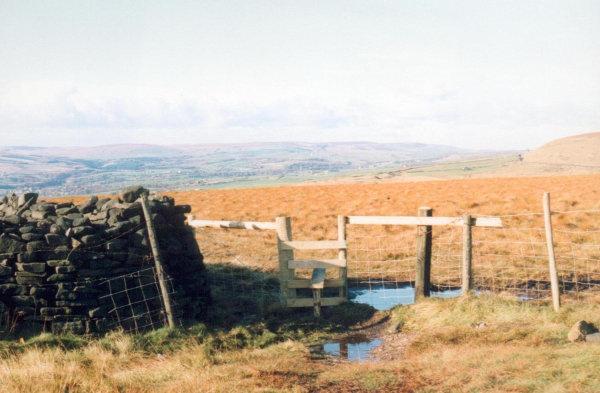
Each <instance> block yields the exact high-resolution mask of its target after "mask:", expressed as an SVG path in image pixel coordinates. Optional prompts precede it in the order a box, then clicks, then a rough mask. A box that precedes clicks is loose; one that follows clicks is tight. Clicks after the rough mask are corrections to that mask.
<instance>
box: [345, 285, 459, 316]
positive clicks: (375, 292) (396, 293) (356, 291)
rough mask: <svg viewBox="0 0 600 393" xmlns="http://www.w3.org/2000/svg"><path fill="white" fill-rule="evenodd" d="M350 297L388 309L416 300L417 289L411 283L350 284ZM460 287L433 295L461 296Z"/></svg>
mask: <svg viewBox="0 0 600 393" xmlns="http://www.w3.org/2000/svg"><path fill="white" fill-rule="evenodd" d="M348 292H349V299H350V301H351V302H354V303H361V304H368V305H370V306H373V307H374V308H375V309H376V310H380V311H381V310H388V309H390V308H392V307H395V306H397V305H399V304H402V305H407V304H412V303H414V302H415V289H414V288H413V287H412V286H411V285H397V284H389V285H387V284H372V285H369V286H360V285H359V286H354V287H353V286H350V287H349V288H348ZM460 294H461V290H460V289H449V290H445V291H441V292H431V296H434V297H443V298H452V297H457V296H460Z"/></svg>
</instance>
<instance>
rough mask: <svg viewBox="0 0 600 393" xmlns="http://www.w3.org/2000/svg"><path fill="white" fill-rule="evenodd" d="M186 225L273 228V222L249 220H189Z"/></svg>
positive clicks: (197, 226)
mask: <svg viewBox="0 0 600 393" xmlns="http://www.w3.org/2000/svg"><path fill="white" fill-rule="evenodd" d="M188 225H189V226H192V227H195V228H206V227H208V228H230V229H257V230H275V229H276V227H275V223H274V222H251V221H207V220H189V221H188Z"/></svg>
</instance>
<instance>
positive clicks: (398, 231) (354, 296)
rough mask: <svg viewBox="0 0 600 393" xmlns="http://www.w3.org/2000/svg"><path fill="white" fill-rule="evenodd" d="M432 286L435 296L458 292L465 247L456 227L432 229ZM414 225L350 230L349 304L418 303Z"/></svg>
mask: <svg viewBox="0 0 600 393" xmlns="http://www.w3.org/2000/svg"><path fill="white" fill-rule="evenodd" d="M431 235H432V250H431V259H432V262H431V284H432V290H433V295H434V296H454V295H456V294H457V293H456V290H457V288H459V287H460V280H461V274H462V270H461V266H462V254H461V252H462V251H461V250H462V243H461V235H460V230H459V229H456V228H455V227H433V228H432V229H431ZM416 236H417V230H416V228H415V227H414V226H368V227H367V226H360V227H353V226H351V227H350V229H349V230H348V291H349V294H350V297H351V300H352V301H354V302H357V303H367V304H370V305H372V306H374V307H375V308H377V309H385V308H389V307H392V306H395V305H397V304H410V303H413V302H414V299H415V295H414V285H415V279H416V264H417V243H416Z"/></svg>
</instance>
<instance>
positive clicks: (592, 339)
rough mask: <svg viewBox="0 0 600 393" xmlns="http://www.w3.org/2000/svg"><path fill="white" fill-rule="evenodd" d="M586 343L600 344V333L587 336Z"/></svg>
mask: <svg viewBox="0 0 600 393" xmlns="http://www.w3.org/2000/svg"><path fill="white" fill-rule="evenodd" d="M585 341H586V342H589V343H600V333H592V334H588V335H586V336H585Z"/></svg>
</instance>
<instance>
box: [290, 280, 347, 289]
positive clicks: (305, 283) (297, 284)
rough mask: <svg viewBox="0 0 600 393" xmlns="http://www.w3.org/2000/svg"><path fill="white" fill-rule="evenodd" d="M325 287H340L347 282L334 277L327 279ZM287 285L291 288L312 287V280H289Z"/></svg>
mask: <svg viewBox="0 0 600 393" xmlns="http://www.w3.org/2000/svg"><path fill="white" fill-rule="evenodd" d="M324 285H325V288H340V287H343V286H345V285H346V283H345V282H344V280H343V279H339V278H336V279H333V280H328V279H325V283H324ZM287 287H288V288H290V289H292V288H293V289H303V288H310V280H289V281H288V282H287Z"/></svg>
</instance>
